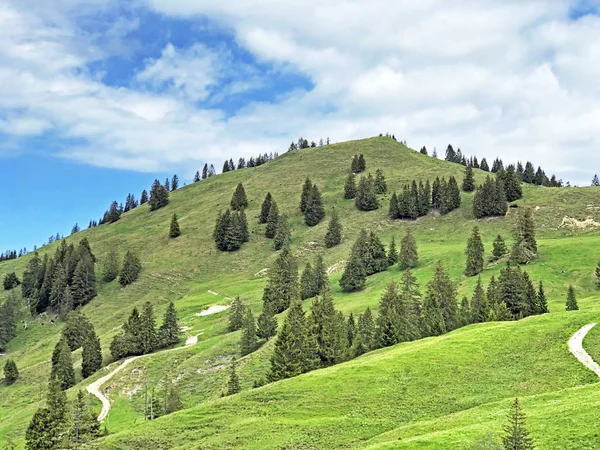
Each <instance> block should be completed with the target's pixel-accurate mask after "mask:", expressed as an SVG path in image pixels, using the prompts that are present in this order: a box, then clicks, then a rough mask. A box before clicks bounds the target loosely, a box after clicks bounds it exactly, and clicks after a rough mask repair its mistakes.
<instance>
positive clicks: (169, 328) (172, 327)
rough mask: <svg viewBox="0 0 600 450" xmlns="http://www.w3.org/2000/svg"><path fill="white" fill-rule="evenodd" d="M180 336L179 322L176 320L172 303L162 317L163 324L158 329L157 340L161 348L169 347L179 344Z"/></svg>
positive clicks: (175, 311) (175, 310)
mask: <svg viewBox="0 0 600 450" xmlns="http://www.w3.org/2000/svg"><path fill="white" fill-rule="evenodd" d="M180 335H181V331H180V327H179V321H178V319H177V309H175V305H174V304H173V302H170V303H169V306H167V310H166V311H165V315H164V317H163V323H162V325H161V326H160V328H159V329H158V340H159V342H160V346H161V347H170V346H171V345H175V344H177V343H178V342H179V339H180Z"/></svg>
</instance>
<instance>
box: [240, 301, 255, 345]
mask: <svg viewBox="0 0 600 450" xmlns="http://www.w3.org/2000/svg"><path fill="white" fill-rule="evenodd" d="M257 345H258V342H257V338H256V322H255V321H254V316H253V315H252V310H251V309H250V308H246V314H245V316H244V325H243V328H242V336H241V337H240V352H241V354H242V356H246V355H248V354H249V353H252V352H253V351H254V350H256V347H257Z"/></svg>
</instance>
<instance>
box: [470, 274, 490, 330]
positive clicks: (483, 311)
mask: <svg viewBox="0 0 600 450" xmlns="http://www.w3.org/2000/svg"><path fill="white" fill-rule="evenodd" d="M490 311H491V310H490V305H489V303H488V300H487V297H486V295H485V291H484V290H483V285H482V284H481V277H479V279H478V280H477V285H476V286H475V291H474V292H473V297H472V298H471V322H472V323H481V322H486V321H487V320H488V317H489V315H490Z"/></svg>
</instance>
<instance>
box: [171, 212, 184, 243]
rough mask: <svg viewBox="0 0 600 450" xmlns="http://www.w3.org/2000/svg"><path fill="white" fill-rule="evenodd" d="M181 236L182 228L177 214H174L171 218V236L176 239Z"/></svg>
mask: <svg viewBox="0 0 600 450" xmlns="http://www.w3.org/2000/svg"><path fill="white" fill-rule="evenodd" d="M179 236H181V230H180V229H179V222H178V221H177V214H173V217H172V218H171V226H170V228H169V237H170V238H172V239H174V238H176V237H179Z"/></svg>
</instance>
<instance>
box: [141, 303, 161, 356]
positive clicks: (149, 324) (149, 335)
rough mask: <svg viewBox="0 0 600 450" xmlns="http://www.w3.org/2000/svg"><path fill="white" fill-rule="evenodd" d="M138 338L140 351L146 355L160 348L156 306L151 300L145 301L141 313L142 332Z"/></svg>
mask: <svg viewBox="0 0 600 450" xmlns="http://www.w3.org/2000/svg"><path fill="white" fill-rule="evenodd" d="M138 339H139V341H138V342H139V348H140V351H141V353H142V354H144V355H145V354H147V353H152V352H153V351H154V350H156V349H157V348H158V335H157V333H156V320H155V318H154V308H153V307H152V304H151V303H150V302H146V303H144V307H143V308H142V313H141V314H140V332H139V335H138Z"/></svg>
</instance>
